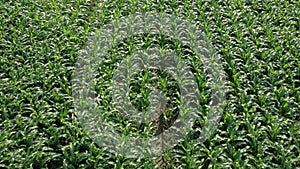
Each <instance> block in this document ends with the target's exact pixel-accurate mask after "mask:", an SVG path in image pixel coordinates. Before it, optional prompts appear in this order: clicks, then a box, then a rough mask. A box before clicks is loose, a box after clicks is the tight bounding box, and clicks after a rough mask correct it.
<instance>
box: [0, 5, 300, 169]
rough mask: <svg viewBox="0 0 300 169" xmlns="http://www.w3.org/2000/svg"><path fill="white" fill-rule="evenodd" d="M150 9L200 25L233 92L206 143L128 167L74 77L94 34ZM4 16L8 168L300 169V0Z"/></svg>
mask: <svg viewBox="0 0 300 169" xmlns="http://www.w3.org/2000/svg"><path fill="white" fill-rule="evenodd" d="M146 11H153V12H154V11H155V12H162V11H164V12H166V13H172V14H176V15H178V16H180V17H182V18H184V19H186V20H188V21H190V22H191V23H193V24H195V25H196V26H198V27H199V29H201V30H202V31H203V32H204V33H205V35H206V36H207V37H208V38H209V39H210V40H211V42H212V44H213V46H214V47H215V50H216V52H217V54H218V55H220V56H221V58H222V63H223V67H224V70H225V72H226V76H227V78H228V81H229V82H230V84H229V89H230V91H229V92H228V96H227V100H228V104H227V106H226V109H225V111H224V112H223V115H222V118H221V120H220V123H219V125H218V128H217V130H216V131H215V132H214V134H213V135H211V137H210V138H208V139H207V140H206V141H205V142H203V143H199V140H197V133H192V134H191V135H189V136H187V137H186V138H185V139H184V140H182V141H181V142H180V144H178V145H177V146H176V147H175V148H174V149H171V150H170V151H167V152H165V153H164V154H163V155H162V156H160V157H153V158H145V159H142V158H141V159H129V158H126V157H122V156H118V155H115V154H111V153H109V152H108V151H104V150H103V149H101V147H100V146H98V145H96V144H95V143H94V142H93V141H92V140H91V139H90V137H89V136H88V135H87V134H86V133H85V132H84V131H83V129H82V126H81V125H80V122H79V120H78V119H77V117H76V116H75V112H74V107H73V101H72V88H71V87H72V84H71V79H72V72H73V70H74V65H75V63H76V60H77V58H78V56H79V52H80V50H81V49H82V48H83V47H84V45H85V44H86V42H87V40H88V38H89V36H90V35H92V33H93V32H95V31H97V30H98V29H99V28H101V27H102V26H103V25H105V24H107V23H110V22H111V21H112V20H113V19H114V18H119V17H121V16H125V15H129V14H132V13H136V12H146ZM0 13H1V15H0V117H1V118H0V133H1V134H0V143H1V144H0V167H1V168H154V167H157V168H299V167H300V123H299V121H300V77H299V75H300V39H299V37H300V27H299V25H300V2H299V1H296V0H291V1H281V0H249V1H242V0H237V1H222V0H220V1H216V0H213V1H209V2H206V1H201V0H197V1H196V0H195V1H186V0H182V1H179V2H178V1H175V0H168V1H167V0H159V1H151V0H141V1H138V0H129V1H127V0H108V1H105V3H103V2H101V3H100V2H98V1H97V0H55V1H54V0H47V1H42V0H30V1H29V0H23V1H19V0H18V1H5V0H1V5H0ZM150 38H151V37H150ZM152 38H154V39H155V38H156V37H152ZM137 40H139V38H137ZM160 40H161V39H159V38H157V39H156V41H160ZM125 46H126V44H125ZM122 50H126V47H123V48H122ZM182 50H183V49H182ZM186 50H188V49H186ZM121 53H122V52H120V51H119V53H116V54H121ZM123 53H124V52H123ZM187 57H188V56H187ZM195 62H197V61H195ZM199 69H200V68H199ZM143 73H145V72H143ZM152 73H153V72H152ZM154 73H155V72H154ZM103 76H105V75H103ZM140 76H142V75H140ZM162 76H163V77H166V79H167V80H170V81H173V80H172V78H171V77H168V76H167V75H162ZM103 78H104V77H100V78H99V79H103ZM202 81H203V84H204V83H205V82H204V81H205V77H200V76H199V79H198V82H199V84H200V83H202ZM132 84H133V85H138V82H137V84H135V82H132ZM204 88H205V86H204V87H203V89H204ZM98 89H99V90H101V87H100V86H98ZM136 92H138V91H136ZM203 93H204V95H205V96H206V95H208V93H206V92H205V91H204V90H203ZM135 97H136V96H135V94H134V93H133V94H132V98H135ZM202 99H203V100H202V103H208V98H205V97H204V98H202ZM142 100H143V99H142ZM133 102H136V103H137V102H138V101H137V100H134V99H133ZM102 104H104V103H102ZM145 104H146V105H147V104H149V103H147V101H145ZM137 107H139V108H140V109H143V105H137ZM202 111H203V113H205V112H206V111H207V110H206V109H203V110H202ZM119 123H122V122H119ZM195 126H196V127H197V124H195ZM198 127H199V125H198Z"/></svg>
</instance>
